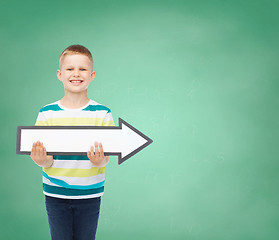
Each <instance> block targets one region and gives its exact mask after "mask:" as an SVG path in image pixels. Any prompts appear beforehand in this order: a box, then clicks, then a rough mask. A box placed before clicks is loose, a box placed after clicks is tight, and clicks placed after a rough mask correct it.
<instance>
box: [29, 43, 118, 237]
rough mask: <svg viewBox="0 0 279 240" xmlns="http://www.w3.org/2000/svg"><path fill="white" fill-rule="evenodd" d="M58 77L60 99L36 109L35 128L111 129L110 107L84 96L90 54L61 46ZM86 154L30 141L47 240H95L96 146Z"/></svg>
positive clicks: (102, 160) (99, 174)
mask: <svg viewBox="0 0 279 240" xmlns="http://www.w3.org/2000/svg"><path fill="white" fill-rule="evenodd" d="M57 77H58V79H59V80H60V81H61V82H62V83H63V85H64V92H65V95H64V97H63V98H62V99H61V100H59V101H56V102H54V103H51V104H48V105H46V106H44V107H43V108H41V109H40V111H39V115H38V118H37V121H36V124H35V125H36V126H78V125H79V126H80V125H93V126H114V122H113V118H112V115H111V111H110V109H109V108H107V107H105V106H103V105H101V104H98V103H97V102H95V101H93V100H91V99H89V98H88V97H87V88H88V86H89V83H90V82H92V81H93V79H94V77H95V71H93V59H92V55H91V53H90V51H89V50H88V49H87V48H85V47H84V46H81V45H71V46H69V47H68V48H66V49H65V50H64V51H63V52H62V54H61V55H60V59H59V69H58V70H57ZM88 150H89V151H88V152H87V156H49V155H47V154H46V148H45V147H44V146H43V143H42V142H39V141H38V142H35V143H33V147H32V151H31V154H30V157H31V158H32V160H33V161H34V162H35V163H36V164H37V165H38V166H40V167H43V192H44V194H45V203H46V210H47V214H48V222H49V227H50V232H51V238H52V240H57V239H58V240H70V239H71V240H72V239H78V240H85V239H86V240H89V239H95V234H96V229H97V223H98V218H99V209H100V201H101V196H102V195H103V192H104V180H105V175H104V173H105V166H106V164H107V163H108V162H109V157H108V156H104V152H103V147H102V144H101V143H97V142H95V143H94V146H91V148H90V149H88Z"/></svg>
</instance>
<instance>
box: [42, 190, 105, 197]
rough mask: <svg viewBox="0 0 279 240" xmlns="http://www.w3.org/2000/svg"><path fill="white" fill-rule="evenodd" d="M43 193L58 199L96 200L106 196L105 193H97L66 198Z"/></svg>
mask: <svg viewBox="0 0 279 240" xmlns="http://www.w3.org/2000/svg"><path fill="white" fill-rule="evenodd" d="M43 193H44V194H45V195H47V196H50V197H57V198H63V199H86V198H96V197H100V196H102V195H103V194H104V192H101V193H97V194H91V195H81V196H64V195H58V194H51V193H47V192H45V191H43Z"/></svg>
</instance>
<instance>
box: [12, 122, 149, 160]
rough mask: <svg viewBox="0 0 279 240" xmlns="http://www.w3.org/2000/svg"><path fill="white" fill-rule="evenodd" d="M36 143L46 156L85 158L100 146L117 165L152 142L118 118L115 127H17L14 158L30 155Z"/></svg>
mask: <svg viewBox="0 0 279 240" xmlns="http://www.w3.org/2000/svg"><path fill="white" fill-rule="evenodd" d="M36 141H40V142H42V143H43V144H44V146H45V147H46V150H47V154H48V155H87V151H88V150H89V149H90V147H91V146H92V145H94V142H101V143H102V145H103V149H104V154H105V155H106V156H108V155H118V164H121V163H123V162H124V161H126V160H127V159H128V158H130V157H132V156H133V155H135V154H136V153H137V152H139V151H141V150H142V149H143V148H145V147H146V146H148V145H149V144H151V143H152V142H153V141H152V140H151V139H150V138H149V137H147V136H146V135H144V134H143V133H142V132H140V131H139V130H137V129H136V128H134V127H133V126H131V125H130V124H128V123H127V122H125V121H124V120H123V119H121V118H119V127H117V126H115V127H103V126H18V127H17V149H16V153H17V154H30V153H31V149H32V145H33V143H34V142H36Z"/></svg>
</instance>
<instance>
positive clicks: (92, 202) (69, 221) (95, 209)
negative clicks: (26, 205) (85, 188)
mask: <svg viewBox="0 0 279 240" xmlns="http://www.w3.org/2000/svg"><path fill="white" fill-rule="evenodd" d="M45 203H46V210H47V215H48V223H49V228H50V233H51V239H52V240H94V239H95V235H96V230H97V224H98V219H99V211H100V204H101V197H97V198H89V199H62V198H55V197H49V196H45Z"/></svg>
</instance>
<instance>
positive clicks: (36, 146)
mask: <svg viewBox="0 0 279 240" xmlns="http://www.w3.org/2000/svg"><path fill="white" fill-rule="evenodd" d="M30 157H31V159H32V160H33V161H34V162H35V163H36V164H37V165H38V166H40V167H45V168H47V167H51V165H52V164H53V156H47V154H46V148H45V147H44V146H43V143H42V142H40V141H37V142H34V143H33V146H32V150H31V154H30Z"/></svg>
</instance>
